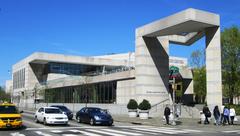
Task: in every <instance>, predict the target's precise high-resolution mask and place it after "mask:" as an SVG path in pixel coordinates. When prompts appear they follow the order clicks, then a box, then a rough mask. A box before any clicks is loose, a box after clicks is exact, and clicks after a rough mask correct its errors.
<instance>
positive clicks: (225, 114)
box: [223, 106, 230, 125]
mask: <svg viewBox="0 0 240 136" xmlns="http://www.w3.org/2000/svg"><path fill="white" fill-rule="evenodd" d="M229 114H230V112H229V109H228V107H227V106H225V107H224V110H223V116H224V120H223V125H225V124H226V123H228V124H229V125H230V122H229Z"/></svg>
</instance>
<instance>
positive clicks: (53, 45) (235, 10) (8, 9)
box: [0, 0, 240, 85]
mask: <svg viewBox="0 0 240 136" xmlns="http://www.w3.org/2000/svg"><path fill="white" fill-rule="evenodd" d="M239 5H240V1H239V0H0V45H1V46H0V47H1V53H0V60H1V66H0V85H4V84H5V80H7V79H10V77H11V76H10V72H8V71H9V70H11V67H12V65H13V64H15V63H16V62H18V61H19V60H21V59H23V58H24V57H26V56H28V55H30V54H32V53H33V52H37V51H40V52H50V53H61V54H70V55H82V56H91V55H103V54H109V53H123V52H129V51H132V52H133V51H134V46H135V45H134V41H135V39H134V38H135V28H137V27H139V26H142V25H144V24H147V23H149V22H151V21H154V20H157V19H160V18H163V17H166V16H168V15H171V14H173V13H175V12H178V11H181V10H184V9H186V8H196V9H201V10H207V11H210V12H214V13H218V14H220V16H221V29H222V30H223V29H224V28H226V27H230V26H232V25H237V26H239V23H240V6H239ZM204 42H205V41H204V39H201V40H200V41H199V42H197V43H195V44H194V45H193V46H190V47H183V46H176V45H172V46H170V55H172V56H180V57H187V58H189V56H190V53H191V52H192V51H193V50H196V49H197V48H203V47H204Z"/></svg>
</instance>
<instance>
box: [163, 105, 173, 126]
mask: <svg viewBox="0 0 240 136" xmlns="http://www.w3.org/2000/svg"><path fill="white" fill-rule="evenodd" d="M170 112H171V110H170V108H169V107H168V106H167V107H166V108H165V110H164V116H165V119H166V124H167V125H169V115H170Z"/></svg>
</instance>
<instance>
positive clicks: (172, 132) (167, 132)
mask: <svg viewBox="0 0 240 136" xmlns="http://www.w3.org/2000/svg"><path fill="white" fill-rule="evenodd" d="M132 129H136V130H141V131H150V132H158V133H165V134H178V133H177V132H175V131H166V130H152V129H149V128H148V129H145V128H132Z"/></svg>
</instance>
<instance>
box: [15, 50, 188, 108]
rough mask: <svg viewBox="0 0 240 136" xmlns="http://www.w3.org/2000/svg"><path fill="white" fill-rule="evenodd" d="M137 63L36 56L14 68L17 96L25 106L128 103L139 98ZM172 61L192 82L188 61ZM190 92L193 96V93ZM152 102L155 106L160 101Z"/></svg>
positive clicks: (129, 57)
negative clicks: (47, 103) (40, 102)
mask: <svg viewBox="0 0 240 136" xmlns="http://www.w3.org/2000/svg"><path fill="white" fill-rule="evenodd" d="M134 60H135V55H134V53H125V54H114V55H104V56H94V57H80V56H66V55H60V54H49V53H34V54H32V55H30V56H29V57H27V58H25V59H23V60H22V61H20V62H19V63H17V64H15V65H14V66H13V90H14V93H13V95H14V96H15V97H16V98H18V97H23V99H21V100H24V102H23V101H21V103H23V104H29V105H31V104H33V103H35V102H39V101H45V102H46V101H47V102H50V103H85V102H86V100H87V102H88V103H116V104H126V103H127V102H128V101H129V99H131V98H136V89H135V88H136V84H135V64H134V62H135V61H134ZM170 60H171V61H172V62H173V63H171V65H174V64H175V65H176V66H181V67H180V68H181V73H182V75H183V77H184V78H188V79H190V80H191V79H192V74H191V70H189V69H187V61H186V59H184V58H178V57H172V58H171V57H170ZM44 90H45V91H44ZM185 90H187V89H185ZM41 91H44V93H45V94H43V92H42V94H41ZM187 92H188V93H191V94H192V93H193V90H192V89H188V91H187ZM168 99H169V98H168ZM16 100H18V99H16ZM34 100H35V101H34ZM149 100H150V102H152V103H153V104H155V103H154V101H157V100H153V99H149ZM27 107H28V106H27Z"/></svg>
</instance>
